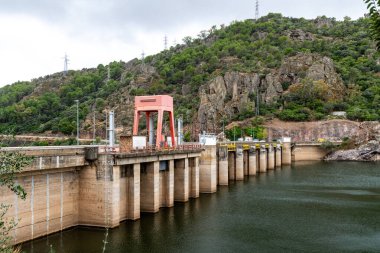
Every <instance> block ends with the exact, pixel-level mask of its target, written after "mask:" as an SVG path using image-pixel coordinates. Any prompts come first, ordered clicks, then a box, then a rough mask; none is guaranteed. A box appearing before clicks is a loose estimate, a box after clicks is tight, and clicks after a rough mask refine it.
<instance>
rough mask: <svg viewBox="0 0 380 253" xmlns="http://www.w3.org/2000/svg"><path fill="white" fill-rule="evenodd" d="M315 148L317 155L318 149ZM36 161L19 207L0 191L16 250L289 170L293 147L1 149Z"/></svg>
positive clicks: (22, 177) (22, 179)
mask: <svg viewBox="0 0 380 253" xmlns="http://www.w3.org/2000/svg"><path fill="white" fill-rule="evenodd" d="M313 148H314V147H313ZM2 151H4V152H15V151H17V152H21V153H24V154H26V155H28V156H33V157H34V160H33V163H32V164H31V165H30V166H28V167H26V168H24V170H23V171H22V172H21V173H19V174H17V175H16V183H18V184H20V185H22V186H23V187H24V189H25V191H26V192H27V198H26V200H20V199H19V198H17V197H16V196H15V194H13V193H12V192H11V191H9V190H8V189H7V188H4V187H2V188H0V192H1V195H0V201H1V203H8V204H11V205H12V206H11V208H10V209H9V210H8V212H7V216H8V217H14V218H15V219H16V220H19V223H18V225H17V227H16V229H14V230H13V231H12V232H11V234H12V236H13V238H14V244H17V243H21V242H25V241H28V240H32V239H35V238H38V237H41V236H44V235H48V234H51V233H55V232H58V231H62V230H64V229H67V228H70V227H74V226H79V225H83V226H95V227H109V228H113V227H117V226H118V225H119V224H120V222H121V221H124V220H137V219H139V218H140V213H142V212H148V213H156V212H159V209H160V208H161V207H173V206H174V204H175V202H186V201H188V200H189V198H197V197H199V194H200V193H215V192H216V191H217V189H218V185H228V183H229V182H230V181H231V180H244V177H246V176H255V175H257V174H258V173H265V172H266V171H268V170H273V169H279V168H281V166H284V165H290V164H291V161H292V153H291V143H282V144H272V143H253V142H236V143H235V142H228V143H218V145H214V146H201V145H182V146H177V147H176V148H170V149H151V150H148V149H146V150H130V151H128V152H123V151H117V150H115V149H113V150H111V151H110V150H107V148H105V147H104V146H65V147H28V148H26V147H24V148H3V149H2Z"/></svg>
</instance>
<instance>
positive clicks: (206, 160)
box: [199, 146, 217, 193]
mask: <svg viewBox="0 0 380 253" xmlns="http://www.w3.org/2000/svg"><path fill="white" fill-rule="evenodd" d="M216 161H217V158H216V146H206V147H205V149H204V150H203V151H202V153H201V157H200V160H199V192H200V193H214V192H216V186H217V181H216V180H217V174H216Z"/></svg>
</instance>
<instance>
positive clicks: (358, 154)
mask: <svg viewBox="0 0 380 253" xmlns="http://www.w3.org/2000/svg"><path fill="white" fill-rule="evenodd" d="M325 160H326V161H380V142H379V141H377V140H372V141H369V142H368V143H366V144H363V145H361V146H360V147H358V148H356V149H350V150H338V151H335V152H333V153H331V154H329V155H327V156H326V158H325Z"/></svg>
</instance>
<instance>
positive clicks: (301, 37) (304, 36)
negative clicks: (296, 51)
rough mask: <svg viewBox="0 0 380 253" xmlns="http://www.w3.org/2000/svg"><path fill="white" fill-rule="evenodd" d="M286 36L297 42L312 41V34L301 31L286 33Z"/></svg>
mask: <svg viewBox="0 0 380 253" xmlns="http://www.w3.org/2000/svg"><path fill="white" fill-rule="evenodd" d="M287 35H288V37H289V38H291V39H292V40H298V41H306V40H310V41H313V40H314V35H313V34H312V33H309V32H305V31H303V30H301V29H296V30H292V31H288V32H287Z"/></svg>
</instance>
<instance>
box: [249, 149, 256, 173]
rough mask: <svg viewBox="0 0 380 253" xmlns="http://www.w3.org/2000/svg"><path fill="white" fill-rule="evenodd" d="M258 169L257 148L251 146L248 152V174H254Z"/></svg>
mask: <svg viewBox="0 0 380 253" xmlns="http://www.w3.org/2000/svg"><path fill="white" fill-rule="evenodd" d="M256 171H257V162H256V148H255V147H251V149H250V150H249V152H248V175H249V176H254V175H256Z"/></svg>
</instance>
